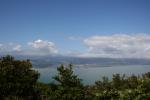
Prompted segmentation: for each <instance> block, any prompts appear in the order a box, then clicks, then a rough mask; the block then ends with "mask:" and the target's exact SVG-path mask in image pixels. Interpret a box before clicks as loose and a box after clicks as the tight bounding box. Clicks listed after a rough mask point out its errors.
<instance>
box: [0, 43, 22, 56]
mask: <svg viewBox="0 0 150 100" xmlns="http://www.w3.org/2000/svg"><path fill="white" fill-rule="evenodd" d="M21 51H22V46H21V45H20V44H14V43H8V44H0V53H1V54H10V53H19V52H21Z"/></svg>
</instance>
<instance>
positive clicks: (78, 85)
mask: <svg viewBox="0 0 150 100" xmlns="http://www.w3.org/2000/svg"><path fill="white" fill-rule="evenodd" d="M57 71H58V75H57V76H54V77H53V79H54V80H55V81H56V82H55V83H49V84H45V83H40V82H38V81H37V80H38V78H39V73H38V72H37V71H35V70H33V69H32V64H31V63H30V61H29V60H23V61H20V60H15V59H14V58H13V57H11V56H6V57H2V58H1V59H0V100H150V72H147V73H145V74H143V75H141V76H135V75H132V76H128V77H127V76H125V75H119V74H114V75H113V77H112V79H111V80H109V79H108V77H103V78H102V80H98V81H96V82H95V84H94V85H90V86H86V85H84V84H83V83H82V80H81V79H80V78H79V77H78V76H77V75H75V74H74V73H73V70H72V65H71V64H70V65H69V66H67V67H65V66H63V65H61V66H59V67H58V68H57Z"/></svg>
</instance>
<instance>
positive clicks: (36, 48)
mask: <svg viewBox="0 0 150 100" xmlns="http://www.w3.org/2000/svg"><path fill="white" fill-rule="evenodd" d="M0 54H2V55H5V54H19V55H31V56H32V55H36V56H45V55H56V54H58V50H57V48H56V46H55V44H54V43H53V42H50V41H47V40H41V39H38V40H35V41H32V42H28V43H27V48H22V45H20V44H14V43H8V44H0Z"/></svg>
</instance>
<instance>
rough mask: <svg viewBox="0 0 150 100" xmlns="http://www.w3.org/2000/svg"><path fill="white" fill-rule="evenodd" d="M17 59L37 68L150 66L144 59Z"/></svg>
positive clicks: (64, 57)
mask: <svg viewBox="0 0 150 100" xmlns="http://www.w3.org/2000/svg"><path fill="white" fill-rule="evenodd" d="M16 58H17V59H30V60H31V62H32V64H33V66H34V67H35V68H45V67H58V65H60V64H65V65H67V64H70V63H71V64H73V65H75V66H78V67H79V66H80V67H86V66H88V67H109V66H119V65H121V66H122V65H150V59H144V58H138V59H136V58H100V57H99V58H92V57H89V58H81V57H68V56H16Z"/></svg>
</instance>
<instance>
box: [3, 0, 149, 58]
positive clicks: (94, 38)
mask: <svg viewBox="0 0 150 100" xmlns="http://www.w3.org/2000/svg"><path fill="white" fill-rule="evenodd" d="M149 5H150V0H0V54H12V55H13V54H19V55H37V56H44V55H47V56H52V55H64V56H77V57H111V58H112V57H115V58H120V57H121V58H122V57H124V58H150V56H149V54H150V6H149Z"/></svg>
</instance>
